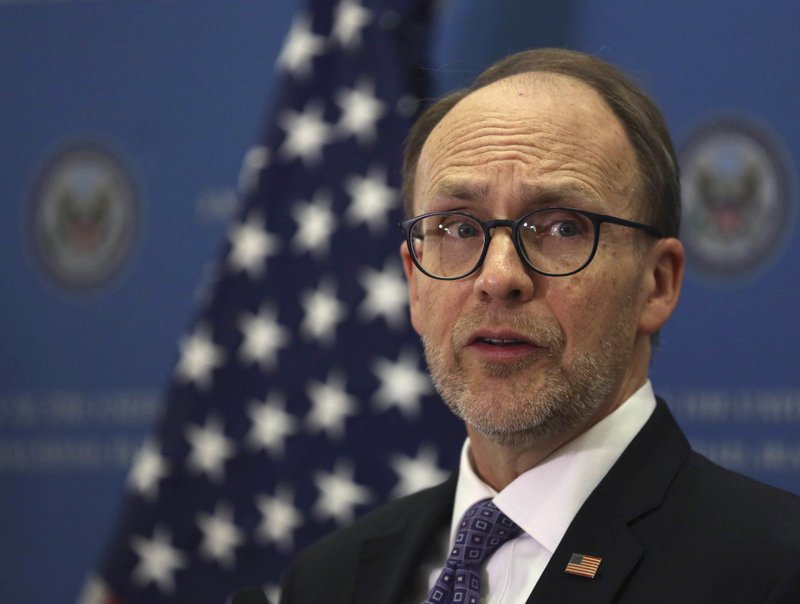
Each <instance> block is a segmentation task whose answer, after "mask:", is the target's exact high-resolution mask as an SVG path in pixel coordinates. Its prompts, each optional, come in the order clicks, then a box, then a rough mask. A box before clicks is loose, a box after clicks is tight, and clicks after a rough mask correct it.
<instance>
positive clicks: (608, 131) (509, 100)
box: [414, 73, 638, 210]
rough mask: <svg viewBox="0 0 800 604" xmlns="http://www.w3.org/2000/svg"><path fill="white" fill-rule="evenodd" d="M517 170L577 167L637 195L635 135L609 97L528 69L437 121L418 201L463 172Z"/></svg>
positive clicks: (424, 156)
mask: <svg viewBox="0 0 800 604" xmlns="http://www.w3.org/2000/svg"><path fill="white" fill-rule="evenodd" d="M476 168H479V169H480V170H482V171H483V173H484V174H489V173H491V172H492V171H493V170H504V169H510V168H513V169H516V170H517V171H521V172H523V173H527V174H528V175H530V176H531V177H536V176H538V175H541V174H543V173H546V172H548V171H558V169H561V172H559V173H564V174H567V173H570V172H573V173H574V174H575V175H576V176H577V177H578V178H579V179H581V180H586V181H587V183H588V184H591V183H592V182H595V181H596V184H597V185H598V186H600V185H607V186H610V187H612V188H615V189H618V190H617V191H616V193H617V194H620V195H624V194H626V193H629V192H630V191H629V189H630V187H631V186H632V181H636V182H638V170H637V162H636V159H635V155H634V152H633V148H632V146H631V144H630V142H629V141H628V138H627V135H626V133H625V131H624V128H623V127H622V124H621V123H620V122H619V119H618V118H617V117H616V115H614V113H613V112H612V110H611V109H610V108H609V107H608V105H607V104H606V102H605V101H604V100H603V98H602V97H601V96H600V95H599V94H598V93H597V91H595V90H594V89H593V88H591V87H590V86H588V85H587V84H585V83H583V82H581V81H580V80H577V79H575V78H572V77H570V76H565V75H561V74H552V73H526V74H519V75H515V76H511V77H509V78H505V79H503V80H500V81H498V82H494V83H493V84H490V85H488V86H486V87H484V88H480V89H478V90H476V91H475V92H472V93H471V94H469V95H467V96H466V97H464V98H463V99H462V100H461V101H460V102H459V103H457V104H456V105H455V106H454V107H453V109H451V110H450V112H448V113H447V115H445V117H444V118H442V120H441V121H440V122H439V123H438V124H437V125H436V127H435V128H434V129H433V131H432V132H431V134H430V136H429V137H428V139H427V140H426V142H425V145H424V146H423V148H422V152H421V154H420V160H419V163H418V166H417V175H416V179H415V195H414V197H415V206H416V208H415V209H416V210H419V206H418V204H419V200H420V199H422V198H424V197H426V196H429V195H430V194H431V188H432V187H436V186H437V185H438V184H439V183H440V182H445V181H447V180H449V179H450V178H451V177H452V176H453V174H457V173H459V172H462V173H464V172H468V171H471V172H472V173H474V172H475V169H476Z"/></svg>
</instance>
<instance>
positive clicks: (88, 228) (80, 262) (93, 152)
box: [28, 142, 138, 292]
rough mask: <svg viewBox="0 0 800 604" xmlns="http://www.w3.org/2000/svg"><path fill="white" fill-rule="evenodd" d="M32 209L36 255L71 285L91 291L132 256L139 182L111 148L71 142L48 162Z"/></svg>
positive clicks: (65, 284)
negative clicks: (137, 183) (136, 183)
mask: <svg viewBox="0 0 800 604" xmlns="http://www.w3.org/2000/svg"><path fill="white" fill-rule="evenodd" d="M28 215H29V220H28V222H29V236H30V238H31V241H32V244H33V250H34V255H35V256H36V258H37V260H38V261H39V263H40V265H41V266H42V268H43V269H44V272H45V273H46V275H47V276H48V277H50V278H51V280H53V281H54V282H55V283H57V284H58V285H60V286H62V287H64V288H66V289H68V290H71V291H78V292H87V291H90V290H92V289H96V288H98V287H100V286H102V285H104V284H105V283H107V282H108V281H110V280H111V279H112V278H113V277H115V276H116V275H117V274H118V273H119V272H120V271H121V270H122V268H123V267H124V266H125V264H126V262H127V261H128V259H129V258H130V256H131V253H132V250H133V244H134V240H135V237H136V231H137V227H138V204H137V198H136V187H135V185H134V181H133V178H132V177H131V175H130V173H129V171H128V170H127V169H126V167H125V165H124V164H123V163H122V161H121V160H120V159H119V157H118V156H117V155H116V154H115V153H113V152H112V151H111V150H109V149H108V148H106V147H105V146H102V145H99V144H97V143H93V142H78V143H73V144H70V145H68V146H66V147H64V148H62V149H61V150H59V151H58V152H57V153H55V154H54V155H53V157H52V158H51V159H50V160H49V161H47V162H46V164H45V165H44V167H43V169H42V170H41V172H40V173H39V175H38V177H37V179H36V181H35V186H34V187H33V192H32V195H31V198H30V205H29V214H28Z"/></svg>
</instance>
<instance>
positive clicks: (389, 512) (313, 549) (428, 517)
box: [292, 478, 455, 572]
mask: <svg viewBox="0 0 800 604" xmlns="http://www.w3.org/2000/svg"><path fill="white" fill-rule="evenodd" d="M454 484H455V479H454V478H451V479H450V480H448V481H447V482H445V483H442V484H440V485H437V486H434V487H430V488H428V489H424V490H422V491H418V492H416V493H413V494H411V495H406V496H404V497H401V498H399V499H395V500H393V501H390V502H388V503H385V504H383V505H381V506H379V507H377V508H376V509H374V510H372V511H370V512H368V513H367V514H366V515H364V516H363V517H361V518H359V519H358V520H356V521H355V522H353V523H352V524H350V525H348V526H345V527H343V528H340V529H337V530H335V531H334V532H332V533H330V534H328V535H327V536H325V537H323V538H322V539H320V540H319V541H317V542H315V543H313V544H312V545H310V546H309V547H308V548H306V549H305V550H304V551H303V552H301V553H300V555H299V556H298V557H297V558H296V560H295V562H294V564H293V565H292V567H293V570H294V571H298V570H302V569H305V568H315V567H318V566H319V565H326V566H328V567H331V565H333V567H338V568H339V569H340V570H341V571H342V572H346V571H347V569H348V568H349V567H351V565H352V564H354V563H355V559H356V558H357V556H358V554H359V551H360V547H361V544H362V543H364V542H365V541H367V540H370V539H377V538H381V537H384V536H387V535H391V534H392V533H397V532H398V531H404V530H406V529H407V528H408V527H409V526H413V527H418V526H419V525H426V524H427V525H430V526H431V527H433V526H436V525H439V524H441V523H442V522H443V521H446V519H447V518H448V517H449V515H450V514H452V509H451V508H452V493H453V491H454Z"/></svg>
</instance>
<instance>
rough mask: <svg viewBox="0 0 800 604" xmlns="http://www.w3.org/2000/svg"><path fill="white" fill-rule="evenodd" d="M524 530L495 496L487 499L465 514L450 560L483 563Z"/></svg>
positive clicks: (477, 564) (473, 563) (474, 505)
mask: <svg viewBox="0 0 800 604" xmlns="http://www.w3.org/2000/svg"><path fill="white" fill-rule="evenodd" d="M520 533H522V529H521V528H520V527H518V526H517V525H516V524H515V523H514V521H513V520H511V518H509V517H508V516H506V515H505V514H504V513H503V512H501V511H500V509H499V508H498V507H497V506H496V505H495V504H494V503H493V502H492V500H491V499H483V500H481V501H479V502H477V503H475V504H473V505H472V506H471V507H470V508H469V509H468V510H467V511H466V513H465V514H464V518H463V519H462V520H461V525H460V526H459V528H458V533H457V534H456V541H455V544H454V545H453V549H452V551H451V552H450V558H449V560H448V562H452V563H460V564H462V565H465V566H480V565H481V564H483V561H484V560H486V558H488V557H489V556H490V555H492V554H493V553H494V552H495V550H497V548H499V547H500V546H501V545H503V544H504V543H505V542H506V541H509V540H510V539H513V538H514V537H517V536H518V535H519V534H520Z"/></svg>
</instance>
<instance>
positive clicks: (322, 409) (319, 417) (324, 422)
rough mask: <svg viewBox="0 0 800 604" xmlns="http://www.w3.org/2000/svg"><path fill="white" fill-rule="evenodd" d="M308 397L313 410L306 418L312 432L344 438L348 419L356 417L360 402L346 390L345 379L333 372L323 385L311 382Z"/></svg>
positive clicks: (307, 387)
mask: <svg viewBox="0 0 800 604" xmlns="http://www.w3.org/2000/svg"><path fill="white" fill-rule="evenodd" d="M306 395H307V396H308V398H309V400H310V401H311V410H310V411H309V412H308V414H307V415H306V418H305V422H306V425H307V426H308V428H309V429H310V430H311V431H312V432H325V433H326V434H327V435H328V437H329V438H331V439H340V438H342V437H343V436H344V424H345V421H347V418H348V417H350V416H353V415H356V413H357V410H358V401H357V400H356V398H355V397H354V396H351V395H349V394H348V393H347V391H346V390H345V378H344V377H343V376H342V375H340V374H338V373H336V372H331V373H330V374H329V375H328V379H327V381H326V382H325V383H324V384H323V383H322V382H319V381H317V380H311V381H309V382H308V384H307V385H306Z"/></svg>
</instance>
